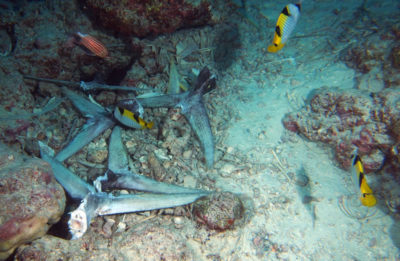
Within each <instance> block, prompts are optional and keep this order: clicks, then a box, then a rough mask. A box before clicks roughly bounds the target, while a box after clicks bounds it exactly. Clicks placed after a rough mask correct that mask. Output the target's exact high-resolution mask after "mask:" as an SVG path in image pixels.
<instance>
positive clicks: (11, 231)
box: [0, 144, 66, 259]
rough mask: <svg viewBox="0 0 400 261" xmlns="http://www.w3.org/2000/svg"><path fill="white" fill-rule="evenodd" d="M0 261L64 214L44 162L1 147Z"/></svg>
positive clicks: (58, 188) (59, 191) (60, 196)
mask: <svg viewBox="0 0 400 261" xmlns="http://www.w3.org/2000/svg"><path fill="white" fill-rule="evenodd" d="M0 195H1V200H0V203H1V206H2V207H1V208H0V259H5V258H6V257H7V256H8V255H10V254H11V253H12V252H13V251H14V249H15V248H16V247H18V246H19V245H21V244H23V243H27V242H30V241H32V240H34V239H36V238H39V237H41V236H43V235H44V234H45V233H46V232H47V230H48V229H49V227H50V226H51V225H52V224H54V223H56V222H57V221H58V220H59V219H60V217H61V215H62V214H63V212H64V208H65V201H66V198H65V194H64V190H63V189H62V187H61V186H60V185H59V184H58V183H57V182H56V181H55V179H54V177H53V173H52V170H51V168H50V166H49V165H48V164H47V163H46V162H44V161H43V160H40V159H37V158H29V157H27V156H23V155H21V154H18V153H16V152H14V151H10V149H9V148H8V147H7V146H5V145H3V144H0Z"/></svg>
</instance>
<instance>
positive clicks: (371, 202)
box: [360, 193, 376, 207]
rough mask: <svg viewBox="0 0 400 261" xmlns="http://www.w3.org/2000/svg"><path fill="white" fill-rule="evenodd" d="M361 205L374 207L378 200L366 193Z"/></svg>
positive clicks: (361, 198) (362, 197)
mask: <svg viewBox="0 0 400 261" xmlns="http://www.w3.org/2000/svg"><path fill="white" fill-rule="evenodd" d="M360 200H361V203H362V204H363V205H364V206H366V207H373V206H375V205H376V198H375V196H374V195H373V194H372V193H368V194H367V193H365V194H364V195H362V196H361V197H360Z"/></svg>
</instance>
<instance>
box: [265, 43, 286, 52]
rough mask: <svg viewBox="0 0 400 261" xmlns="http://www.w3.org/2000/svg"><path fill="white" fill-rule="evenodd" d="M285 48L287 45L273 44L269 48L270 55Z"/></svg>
mask: <svg viewBox="0 0 400 261" xmlns="http://www.w3.org/2000/svg"><path fill="white" fill-rule="evenodd" d="M284 46H285V44H272V45H270V46H268V49H267V50H268V52H270V53H276V52H277V51H279V50H281V49H282V48H283V47H284Z"/></svg>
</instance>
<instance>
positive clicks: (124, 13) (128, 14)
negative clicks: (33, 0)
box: [82, 0, 212, 37]
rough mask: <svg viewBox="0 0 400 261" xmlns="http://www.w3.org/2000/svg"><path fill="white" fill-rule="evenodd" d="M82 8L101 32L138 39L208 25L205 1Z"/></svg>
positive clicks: (157, 0) (92, 3)
mask: <svg viewBox="0 0 400 261" xmlns="http://www.w3.org/2000/svg"><path fill="white" fill-rule="evenodd" d="M82 5H83V6H84V9H85V10H86V11H87V13H88V14H89V15H90V17H92V20H93V21H95V22H96V23H98V24H101V25H102V26H103V27H104V28H107V29H112V30H113V31H115V32H118V33H121V34H124V35H131V36H132V35H133V36H138V37H145V36H156V35H159V34H162V33H172V32H174V31H176V30H177V29H180V28H187V27H194V26H200V25H206V24H209V23H212V19H211V18H212V13H211V8H210V3H209V1H206V0H202V1H190V0H172V1H162V0H152V1H148V0H140V1H137V0H124V1H112V0H107V1H99V0H84V1H82Z"/></svg>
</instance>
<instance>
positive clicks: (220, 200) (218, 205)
mask: <svg viewBox="0 0 400 261" xmlns="http://www.w3.org/2000/svg"><path fill="white" fill-rule="evenodd" d="M193 213H194V215H195V216H196V217H197V221H198V222H199V223H201V224H206V225H207V227H208V228H209V229H215V230H219V231H224V230H227V229H231V228H233V226H234V224H235V222H237V221H238V220H239V219H241V218H243V216H244V206H243V203H242V201H241V199H240V198H239V197H237V196H236V195H234V194H233V193H231V192H222V193H215V194H212V195H210V196H208V197H203V198H201V199H199V200H197V201H196V202H195V203H194V204H193Z"/></svg>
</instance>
